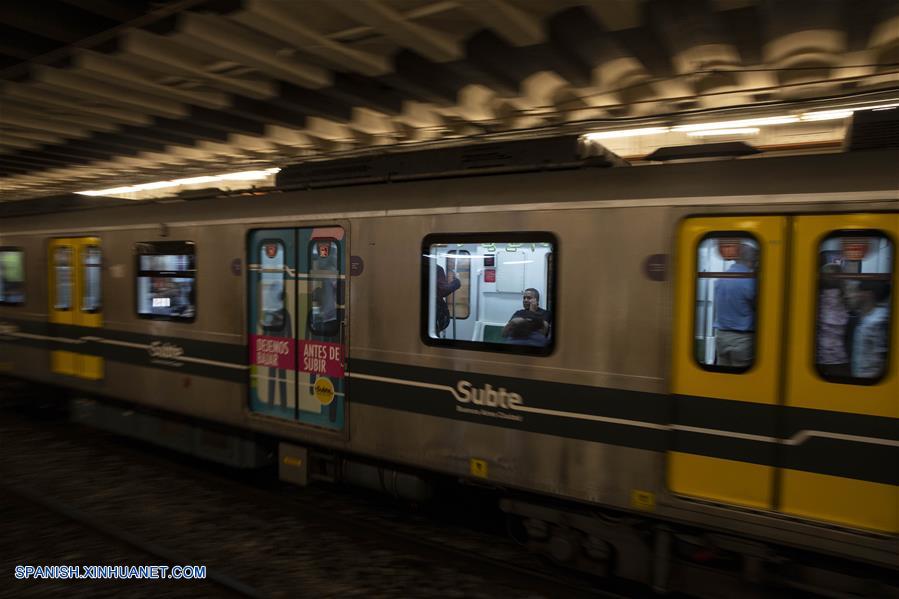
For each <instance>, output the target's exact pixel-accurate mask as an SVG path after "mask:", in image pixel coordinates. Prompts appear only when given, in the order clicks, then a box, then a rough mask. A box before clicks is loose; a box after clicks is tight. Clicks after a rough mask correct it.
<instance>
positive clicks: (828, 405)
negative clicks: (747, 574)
mask: <svg viewBox="0 0 899 599" xmlns="http://www.w3.org/2000/svg"><path fill="white" fill-rule="evenodd" d="M897 239H899V214H895V213H894V214H838V215H826V216H797V217H795V218H794V219H793V222H792V250H791V253H792V272H793V273H794V274H793V277H792V284H791V293H790V298H789V305H790V308H789V313H790V318H789V323H788V324H789V339H788V344H789V345H788V346H789V348H790V350H789V352H788V355H787V371H786V385H785V398H784V407H783V413H782V424H781V436H782V437H783V441H782V445H781V450H780V451H781V457H780V463H781V464H782V466H783V468H782V470H781V471H780V473H779V476H780V481H779V487H780V493H779V498H778V500H779V501H778V506H777V507H778V509H779V510H780V511H782V512H784V513H787V514H791V515H795V516H801V517H806V518H811V519H815V520H821V521H828V522H834V523H838V524H843V525H848V526H852V527H859V528H865V529H870V530H875V531H880V532H886V533H897V532H899V420H897V419H899V348H897V342H899V318H897V298H896V295H897V294H896V288H897V277H896V266H895V259H896V258H895V256H896V254H895V252H896V245H895V244H896V243H897Z"/></svg>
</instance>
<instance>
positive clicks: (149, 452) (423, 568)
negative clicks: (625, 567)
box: [0, 384, 628, 598]
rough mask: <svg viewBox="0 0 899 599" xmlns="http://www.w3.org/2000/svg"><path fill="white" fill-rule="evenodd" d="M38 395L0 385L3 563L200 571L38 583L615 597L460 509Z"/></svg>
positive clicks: (246, 591)
mask: <svg viewBox="0 0 899 599" xmlns="http://www.w3.org/2000/svg"><path fill="white" fill-rule="evenodd" d="M11 389H14V390H15V391H16V394H15V396H13V394H12V393H11ZM41 391H46V389H41ZM39 394H40V393H39V392H38V390H37V389H34V388H31V387H28V388H23V387H21V386H19V385H10V384H4V385H3V392H2V397H0V430H2V437H3V440H4V443H3V444H4V451H3V452H2V453H3V456H2V458H0V472H2V485H3V495H4V500H3V501H4V504H3V505H4V506H6V507H9V509H10V510H11V511H10V512H9V513H15V514H18V515H19V516H18V517H17V518H16V520H15V522H10V521H7V524H6V525H5V526H4V529H5V536H4V541H3V544H4V545H7V546H8V549H9V550H8V551H4V552H3V555H4V565H3V569H4V571H9V572H12V571H13V570H14V568H15V567H16V566H17V565H24V564H19V563H18V561H21V560H23V559H25V558H28V559H32V560H36V561H34V562H33V564H32V565H35V564H37V563H38V562H40V565H102V566H107V565H108V566H116V565H118V566H132V565H142V564H168V565H177V564H182V565H183V564H185V563H186V564H195V565H201V566H205V567H206V573H207V574H206V579H205V580H203V581H196V580H194V581H190V582H189V586H184V587H182V586H180V585H179V584H178V583H180V582H181V581H170V580H166V581H165V588H163V589H162V590H160V589H159V588H158V587H156V586H146V587H144V586H142V585H141V586H134V587H131V586H128V583H126V582H125V581H121V580H118V581H102V580H101V581H98V580H92V581H91V584H90V585H89V586H88V585H82V583H83V582H84V581H82V580H54V581H49V582H50V583H52V588H54V589H58V590H60V591H63V592H66V593H67V594H68V595H69V596H88V595H90V596H97V592H98V593H99V594H100V595H102V594H103V593H104V592H109V591H110V590H111V589H113V588H116V589H120V590H122V591H124V592H128V593H129V594H130V595H132V596H134V597H141V596H148V597H149V596H153V597H157V596H162V597H165V596H166V594H165V593H167V592H169V589H171V592H172V593H173V595H172V596H182V595H179V593H182V592H183V596H192V595H191V593H193V592H194V590H193V589H196V592H197V593H198V594H197V596H250V597H287V596H295V595H296V594H297V593H299V589H302V593H301V594H303V595H305V596H322V597H325V596H352V595H365V596H370V595H376V596H383V597H446V596H459V597H462V596H466V597H468V596H471V597H497V596H503V597H532V598H533V597H552V596H556V592H558V591H559V590H560V589H563V590H564V594H565V596H571V597H596V596H599V597H621V596H628V595H621V594H618V593H614V592H611V591H604V590H602V589H600V588H598V587H593V586H591V585H590V584H589V581H585V579H583V578H579V577H574V576H566V574H565V573H564V572H562V573H558V572H556V573H554V572H553V570H552V569H549V570H548V569H547V568H546V567H545V565H541V563H540V561H539V560H538V559H537V558H536V557H535V556H533V555H530V554H529V553H528V552H527V551H526V550H524V549H523V548H521V547H519V546H517V545H516V544H515V543H514V542H512V541H510V540H507V539H504V538H502V537H498V536H495V535H493V534H488V533H486V532H478V531H477V530H473V529H471V528H465V527H463V526H460V525H459V522H460V521H461V518H463V517H464V516H462V515H461V514H460V513H457V514H456V515H452V514H448V513H446V512H442V508H440V507H435V508H427V509H417V508H416V507H415V506H414V505H413V503H412V502H409V501H397V500H394V499H392V498H390V497H388V496H385V495H373V494H370V493H361V494H360V493H359V492H356V491H352V487H349V486H337V485H333V484H327V483H319V484H317V485H315V486H310V487H306V488H303V489H301V488H298V487H296V486H292V485H285V484H282V483H279V482H278V481H277V478H276V474H275V473H274V471H273V470H272V468H271V467H263V468H261V469H235V468H233V467H229V466H221V465H216V464H213V463H210V462H208V461H206V460H200V459H197V458H193V457H188V456H185V455H184V454H181V453H177V452H175V451H172V450H168V449H165V448H160V447H158V446H155V445H149V444H147V443H145V442H143V441H140V440H130V439H127V438H124V437H121V436H118V435H113V434H109V433H107V432H104V431H100V430H97V429H93V428H89V427H86V426H83V425H80V424H77V423H72V422H70V421H69V420H68V416H67V415H66V412H65V410H64V409H62V408H61V407H60V406H59V405H58V404H57V402H55V401H49V400H48V401H46V402H45V403H46V404H48V405H50V406H52V408H50V409H48V408H46V407H43V408H38V407H36V406H35V405H34V403H33V402H31V401H27V400H30V399H33V398H34V397H36V396H38V395H39ZM26 396H27V397H26ZM45 397H46V396H45ZM26 401H27V404H28V405H30V406H31V407H30V408H28V409H25V408H24V407H23V406H25V405H26ZM88 481H89V483H88ZM461 503H463V504H464V507H466V508H472V507H473V506H477V505H482V503H481V502H480V501H479V500H473V499H466V500H462V501H461ZM7 504H8V505H7ZM473 509H475V510H477V509H479V508H478V507H474V508H473ZM441 513H442V520H438V519H436V518H435V515H440V514H441ZM69 530H72V531H76V532H77V531H83V532H77V535H76V536H77V537H78V538H79V539H81V540H82V542H81V543H76V545H78V547H77V548H75V549H72V550H71V551H68V550H63V549H64V548H65V547H66V546H67V543H68V545H71V542H70V541H71V538H69V540H68V541H65V539H64V538H63V537H65V535H67V534H68V533H67V532H66V531H69ZM73 534H75V533H73ZM26 537H28V538H30V543H28V544H23V545H21V547H24V548H26V549H27V548H29V547H30V548H32V549H33V550H30V551H24V552H23V551H20V550H19V549H18V548H17V547H18V546H19V544H18V541H16V539H20V540H21V539H23V538H26ZM67 538H68V537H67ZM45 542H46V543H49V544H50V545H49V546H48V547H44V550H43V551H41V547H43V543H45ZM10 543H14V544H15V546H13V545H9V544H10ZM49 547H58V548H59V549H60V550H59V551H49V550H48V548H49ZM20 556H21V559H20ZM8 560H12V561H16V563H12V561H10V562H9V563H6V562H7V561H8ZM17 560H18V561H17ZM51 562H52V564H51ZM87 562H90V564H87ZM45 582H48V581H45V580H27V581H26V580H16V581H14V583H15V588H16V589H17V590H16V594H17V596H31V595H29V593H31V594H33V596H40V595H41V594H42V593H43V592H44V591H45V590H47V589H50V588H51V586H46V587H45V586H42V585H43V584H44V583H45ZM106 582H115V583H116V585H117V586H115V587H113V586H112V585H111V584H110V585H107V586H104V583H106ZM145 582H146V581H145ZM144 589H146V592H144ZM20 591H21V592H20ZM160 592H161V593H162V594H161V595H160V594H159V593H160Z"/></svg>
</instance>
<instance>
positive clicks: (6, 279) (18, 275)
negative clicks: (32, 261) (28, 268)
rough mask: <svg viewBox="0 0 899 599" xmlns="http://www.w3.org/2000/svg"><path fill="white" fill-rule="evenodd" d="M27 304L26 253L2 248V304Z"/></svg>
mask: <svg viewBox="0 0 899 599" xmlns="http://www.w3.org/2000/svg"><path fill="white" fill-rule="evenodd" d="M24 303H25V252H23V251H22V250H21V249H19V248H11V247H6V248H0V304H5V305H18V304H24Z"/></svg>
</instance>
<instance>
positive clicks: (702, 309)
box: [694, 232, 759, 373]
mask: <svg viewBox="0 0 899 599" xmlns="http://www.w3.org/2000/svg"><path fill="white" fill-rule="evenodd" d="M696 264H697V273H696V319H695V336H694V337H695V340H696V343H695V356H696V361H697V362H699V364H700V365H701V366H702V367H703V368H705V369H707V370H716V371H721V372H731V373H740V372H746V371H747V370H749V369H750V368H752V364H753V362H754V361H755V332H756V316H757V314H756V312H757V301H756V298H757V297H758V266H759V244H758V241H756V240H755V239H754V238H753V237H752V236H751V235H749V234H747V233H741V232H736V233H734V232H721V233H712V234H710V235H706V236H705V237H704V238H703V239H702V241H700V243H699V247H698V249H697V256H696Z"/></svg>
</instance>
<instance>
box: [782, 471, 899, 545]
mask: <svg viewBox="0 0 899 599" xmlns="http://www.w3.org/2000/svg"><path fill="white" fill-rule="evenodd" d="M782 474H783V483H782V485H781V511H783V512H784V513H786V514H791V515H793V516H801V517H804V518H811V519H814V520H823V521H826V522H834V523H837V524H843V525H846V526H851V527H854V528H865V529H868V530H876V531H878V532H884V533H890V534H896V533H899V487H897V486H896V485H884V484H880V483H872V482H867V481H863V480H854V479H851V478H843V477H839V476H828V475H826V474H815V473H812V472H802V471H800V470H783V472H782Z"/></svg>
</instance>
